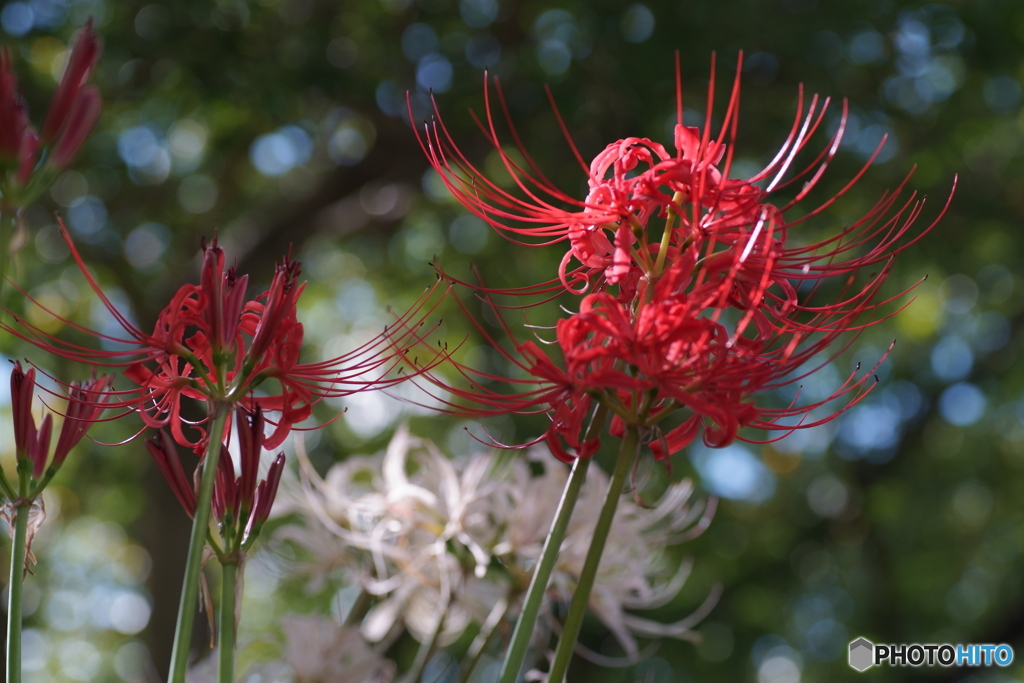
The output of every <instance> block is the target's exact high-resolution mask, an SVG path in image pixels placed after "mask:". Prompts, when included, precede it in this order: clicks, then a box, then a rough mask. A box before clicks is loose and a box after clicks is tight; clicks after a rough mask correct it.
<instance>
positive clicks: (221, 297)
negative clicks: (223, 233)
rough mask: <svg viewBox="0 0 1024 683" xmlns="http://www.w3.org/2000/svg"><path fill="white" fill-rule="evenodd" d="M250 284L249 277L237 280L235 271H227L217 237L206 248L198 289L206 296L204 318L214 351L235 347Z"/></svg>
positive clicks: (244, 276)
mask: <svg viewBox="0 0 1024 683" xmlns="http://www.w3.org/2000/svg"><path fill="white" fill-rule="evenodd" d="M248 284H249V276H248V275H243V276H242V277H237V276H236V275H235V269H234V268H229V269H228V270H227V272H225V271H224V250H223V249H221V248H220V247H218V246H217V240H216V238H215V239H214V240H213V242H212V243H211V244H210V246H209V247H205V246H204V250H203V268H202V271H201V273H200V279H199V288H200V290H201V291H202V292H203V295H204V296H205V297H206V306H205V307H204V308H203V317H204V318H205V320H206V324H207V325H208V326H209V330H210V332H209V335H210V342H211V343H212V344H213V349H214V351H215V352H219V351H222V350H226V349H230V348H232V347H233V345H234V342H235V334H236V333H237V332H238V324H239V320H240V316H241V313H242V306H243V305H244V303H245V289H246V286H247V285H248Z"/></svg>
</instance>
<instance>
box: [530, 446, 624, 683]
mask: <svg viewBox="0 0 1024 683" xmlns="http://www.w3.org/2000/svg"><path fill="white" fill-rule="evenodd" d="M638 441H639V433H638V432H637V428H636V427H630V428H629V429H628V431H627V432H626V436H625V438H623V439H622V446H621V448H620V449H619V457H618V459H617V460H616V461H615V470H614V472H612V479H611V481H610V482H608V495H607V497H606V498H605V500H604V506H603V507H602V508H601V516H600V517H598V518H597V526H596V527H594V538H593V539H592V540H591V541H590V549H589V550H587V559H586V560H584V562H583V571H581V572H580V578H579V581H578V582H577V584H576V591H575V593H573V596H572V603H570V605H569V614H568V615H566V617H565V624H564V625H563V626H562V637H561V638H559V639H558V646H557V647H556V648H555V659H554V661H552V662H551V671H550V672H549V673H548V683H562V681H564V680H565V673H566V671H568V669H569V662H570V661H572V653H573V649H574V648H575V647H576V639H577V638H579V635H580V627H581V626H582V625H583V615H584V614H586V611H587V603H588V602H589V601H590V592H591V590H593V588H594V579H596V578H597V568H598V566H599V565H600V564H601V555H602V553H604V546H605V543H606V542H607V541H608V533H609V532H610V531H611V528H612V521H613V520H614V519H615V510H616V508H618V506H619V498H621V497H622V488H623V486H624V484H625V483H626V476H627V475H628V474H629V468H630V467H631V466H632V465H633V459H634V457H635V456H636V446H637V442H638Z"/></svg>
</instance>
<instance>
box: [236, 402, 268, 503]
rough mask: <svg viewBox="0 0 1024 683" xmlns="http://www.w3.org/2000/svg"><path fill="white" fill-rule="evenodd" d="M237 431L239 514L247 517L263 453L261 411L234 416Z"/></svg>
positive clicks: (257, 407)
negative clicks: (240, 465) (239, 468)
mask: <svg viewBox="0 0 1024 683" xmlns="http://www.w3.org/2000/svg"><path fill="white" fill-rule="evenodd" d="M235 422H236V424H237V430H238V450H239V452H240V453H241V456H242V476H241V478H240V479H239V483H238V488H239V492H238V503H239V514H240V515H241V516H243V517H244V516H247V515H248V514H249V512H250V511H251V510H252V506H253V501H254V500H255V496H256V477H257V476H258V475H259V468H260V454H261V453H262V452H263V424H264V421H263V410H262V409H261V408H260V407H259V406H256V410H254V411H253V412H252V415H251V416H249V415H247V414H246V412H245V411H244V410H239V411H238V412H237V413H236V414H235Z"/></svg>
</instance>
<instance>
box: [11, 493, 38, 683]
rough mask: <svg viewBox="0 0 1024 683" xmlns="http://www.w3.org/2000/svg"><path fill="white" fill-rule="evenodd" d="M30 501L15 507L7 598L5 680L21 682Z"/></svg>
mask: <svg viewBox="0 0 1024 683" xmlns="http://www.w3.org/2000/svg"><path fill="white" fill-rule="evenodd" d="M31 506H32V504H31V503H25V504H23V505H19V506H18V507H16V508H15V514H16V515H17V518H16V519H15V522H14V545H13V547H12V548H11V583H10V586H9V589H10V592H9V594H8V600H7V681H8V683H21V594H22V588H23V586H24V582H25V553H26V547H25V541H26V540H27V538H28V516H29V510H30V508H31Z"/></svg>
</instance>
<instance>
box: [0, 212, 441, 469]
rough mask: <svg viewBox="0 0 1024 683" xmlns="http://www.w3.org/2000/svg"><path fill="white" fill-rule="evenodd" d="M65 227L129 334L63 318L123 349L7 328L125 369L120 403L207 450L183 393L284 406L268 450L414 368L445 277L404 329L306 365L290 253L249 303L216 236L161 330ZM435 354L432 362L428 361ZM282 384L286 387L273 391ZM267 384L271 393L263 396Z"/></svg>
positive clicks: (60, 351) (402, 321) (250, 405)
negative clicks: (123, 297)
mask: <svg viewBox="0 0 1024 683" xmlns="http://www.w3.org/2000/svg"><path fill="white" fill-rule="evenodd" d="M61 230H62V234H63V235H64V238H65V240H66V241H67V244H68V246H69V248H70V249H71V253H72V255H73V256H74V258H75V261H76V262H77V264H78V266H79V268H80V269H81V271H82V273H83V275H84V276H85V278H86V280H87V281H88V282H89V284H90V286H91V287H92V289H93V291H94V292H95V293H96V295H97V296H98V297H99V298H100V300H101V301H102V302H103V304H104V306H105V307H106V308H107V310H108V311H109V312H110V314H111V315H112V316H113V318H114V320H115V321H116V322H117V323H118V324H119V325H120V326H121V328H122V329H123V330H124V332H125V335H126V338H115V337H110V336H107V335H104V334H100V333H98V332H94V331H92V330H89V329H87V328H85V327H83V326H81V325H77V324H75V323H73V322H71V321H69V320H63V322H64V323H65V324H67V325H68V326H70V327H72V328H74V329H76V330H78V331H80V332H84V333H87V334H90V335H93V336H95V337H96V338H98V339H99V340H101V341H105V342H107V343H108V345H113V346H115V347H117V349H116V350H98V349H92V348H88V347H85V346H81V345H78V344H75V343H72V342H68V341H65V340H62V339H59V338H57V337H55V336H53V335H50V334H48V333H46V332H44V331H43V330H41V329H39V328H37V327H35V326H33V325H31V324H30V323H28V322H27V321H25V320H23V319H20V318H19V319H17V325H16V326H10V325H7V324H3V323H0V328H2V329H5V330H7V331H8V332H11V333H12V334H14V335H16V336H18V337H19V338H21V339H24V340H26V341H29V342H31V343H33V344H35V345H36V346H38V347H39V348H41V349H43V350H45V351H48V352H50V353H53V354H56V355H59V356H62V357H64V358H68V359H70V360H74V361H78V362H82V363H89V364H91V365H94V366H99V367H108V368H116V369H122V370H123V372H124V375H125V377H127V378H128V379H129V380H131V381H132V382H133V383H134V384H136V385H137V387H138V388H137V389H133V390H129V391H120V392H115V395H116V397H117V400H116V402H115V403H114V404H112V405H116V406H118V407H122V408H130V409H133V410H137V411H138V412H139V413H140V414H141V416H142V419H143V421H144V422H145V424H146V425H147V426H149V427H153V428H162V427H168V428H169V429H170V431H171V434H172V435H173V437H174V439H175V441H177V442H178V443H179V444H181V445H183V446H190V447H193V448H195V449H196V452H197V453H202V452H204V449H205V437H206V433H205V430H204V429H203V428H202V426H200V425H195V431H196V432H197V435H198V436H197V438H195V439H189V438H188V437H187V436H186V434H185V429H184V426H183V420H182V417H181V398H182V397H183V396H185V397H188V398H192V399H195V400H198V401H201V402H204V403H206V404H208V405H209V406H210V408H211V410H212V408H213V406H215V405H224V406H227V405H241V406H244V407H245V409H246V410H249V411H250V412H252V411H255V410H256V409H257V408H260V409H262V410H264V411H277V412H279V413H280V418H279V419H278V421H277V423H276V429H275V430H274V432H273V433H272V434H271V435H270V436H269V437H268V438H267V440H266V443H265V447H266V448H275V447H277V446H278V445H280V444H281V442H282V441H283V440H284V439H285V437H286V436H287V435H288V433H289V431H290V430H291V428H292V426H293V425H294V424H296V423H298V422H301V421H302V420H304V419H306V418H307V417H309V415H310V414H311V411H312V407H313V405H314V404H315V403H317V402H318V401H320V400H321V399H323V398H328V397H331V398H333V397H343V396H348V395H350V394H353V393H356V392H359V391H364V390H367V389H372V388H380V387H387V386H391V385H393V384H395V383H398V382H401V381H404V379H405V376H402V375H396V374H393V373H392V371H393V370H403V371H404V370H405V369H406V367H405V366H406V365H407V361H405V360H404V359H403V358H402V353H403V351H405V350H407V349H408V347H409V346H410V345H414V344H416V343H418V342H419V341H420V340H421V338H422V337H421V333H420V331H419V327H420V325H422V324H423V323H422V321H423V319H424V318H425V317H426V316H427V315H429V314H430V313H431V312H432V310H433V308H432V307H431V306H428V303H429V301H430V298H431V293H432V292H433V291H434V289H435V288H436V285H435V288H431V289H429V290H427V292H426V293H425V294H424V295H423V296H422V297H421V298H420V300H418V301H417V303H416V304H415V305H414V306H413V307H412V308H411V309H410V310H409V311H407V312H406V313H405V314H404V315H402V316H400V317H399V318H398V321H397V322H398V324H399V326H401V327H402V328H403V329H405V330H406V332H405V333H404V334H403V335H398V336H396V335H394V334H388V333H385V334H381V335H378V336H377V337H375V338H373V339H371V340H370V341H368V342H366V343H365V344H363V345H362V346H359V347H358V348H356V349H355V350H353V351H352V352H350V353H348V354H345V355H343V356H340V357H338V358H332V359H329V360H325V361H321V362H315V363H300V362H299V354H300V350H301V346H302V339H303V327H302V323H300V322H298V320H297V318H296V308H295V306H296V301H297V300H298V298H299V296H300V295H301V294H302V290H303V288H304V285H302V284H300V283H299V282H298V276H299V274H300V272H301V269H300V266H299V264H298V263H297V262H295V261H291V260H290V259H286V260H285V261H284V262H282V263H281V264H280V265H279V266H278V267H277V271H276V273H275V276H274V279H273V282H272V283H271V286H270V289H269V290H267V291H266V292H264V293H262V294H260V295H259V296H257V297H256V298H255V299H252V300H249V301H246V300H245V287H246V284H247V277H246V276H238V275H237V274H236V273H235V271H234V268H225V257H224V252H223V250H222V249H221V248H220V247H218V246H217V243H216V240H214V242H213V243H212V244H211V245H209V246H204V258H203V266H202V271H201V273H202V274H201V277H200V284H199V285H191V284H186V285H183V286H182V287H181V288H180V289H179V290H178V291H177V293H176V294H175V295H174V296H173V297H172V299H171V301H170V303H169V304H168V305H167V306H166V307H165V308H164V309H163V311H162V312H161V313H160V315H159V316H158V318H157V323H156V326H155V329H154V330H153V332H152V333H151V334H147V333H145V332H143V331H142V330H140V329H138V328H137V327H136V326H135V325H134V324H132V322H131V321H130V320H129V319H128V317H127V316H126V315H125V314H124V313H122V312H121V311H119V310H118V309H117V308H116V307H115V306H114V305H113V303H112V302H111V301H110V299H109V298H108V297H107V296H106V295H105V294H104V293H103V290H102V289H101V288H100V286H99V284H98V283H97V282H96V280H95V278H93V276H92V274H91V273H89V270H88V269H87V268H86V266H85V263H84V262H83V260H82V257H81V255H80V254H79V253H78V250H77V249H76V248H75V245H74V243H73V242H72V240H71V238H70V235H69V234H68V232H67V230H66V228H64V226H63V224H61ZM23 294H24V293H23ZM26 297H27V295H26ZM28 298H29V301H30V302H31V303H32V304H34V305H36V306H40V304H39V303H38V302H36V301H35V300H33V299H31V298H30V297H28ZM434 305H436V303H435V304H434ZM40 307H41V308H43V307H42V306H40ZM44 310H46V309H45V308H44ZM48 312H50V311H48ZM50 313H51V315H52V312H50ZM55 317H56V316H55ZM111 343H113V344H111ZM435 355H437V354H435ZM435 360H436V359H435ZM431 362H433V360H427V361H426V362H425V364H424V367H429V366H430V364H431ZM417 371H418V370H417ZM275 384H276V386H277V390H276V391H269V390H268V387H271V386H273V385H275ZM257 388H259V390H260V392H262V393H260V394H257V393H256V391H257Z"/></svg>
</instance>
